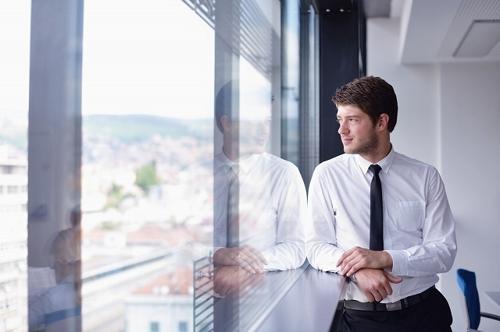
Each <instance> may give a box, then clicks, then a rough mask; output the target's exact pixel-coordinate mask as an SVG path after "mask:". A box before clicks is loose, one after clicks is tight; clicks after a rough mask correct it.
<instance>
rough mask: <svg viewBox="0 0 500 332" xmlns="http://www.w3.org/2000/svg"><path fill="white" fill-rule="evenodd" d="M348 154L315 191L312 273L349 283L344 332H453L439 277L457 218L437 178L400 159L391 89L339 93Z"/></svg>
mask: <svg viewBox="0 0 500 332" xmlns="http://www.w3.org/2000/svg"><path fill="white" fill-rule="evenodd" d="M333 102H334V103H335V105H336V106H337V109H338V112H337V121H338V123H339V125H340V126H339V130H338V133H339V135H340V138H341V140H342V144H343V146H344V152H345V154H343V155H340V156H338V157H335V158H333V159H330V160H328V161H325V162H323V163H321V164H320V165H319V166H318V167H317V168H316V169H315V171H314V174H313V177H312V180H311V184H310V187H309V213H310V219H311V220H310V224H309V229H308V240H307V245H306V251H307V257H308V259H309V261H310V263H311V265H312V266H314V267H315V268H317V269H320V270H323V271H331V272H336V273H339V274H341V275H345V276H346V277H348V278H349V279H350V280H351V281H352V282H350V283H349V284H348V285H347V289H346V295H345V300H344V309H343V317H342V324H341V325H342V330H344V331H364V332H366V331H451V328H450V325H451V322H452V317H451V312H450V308H449V306H448V303H447V301H446V299H445V298H444V297H443V296H442V295H441V293H439V291H437V290H436V288H435V287H434V285H435V283H436V282H437V281H438V280H439V278H438V276H437V274H438V273H443V272H446V271H448V270H449V269H450V268H451V266H452V264H453V261H454V259H455V255H456V240H455V230H454V220H453V216H452V213H451V210H450V207H449V204H448V200H447V197H446V192H445V189H444V185H443V182H442V180H441V178H440V176H439V173H438V172H437V170H436V169H435V168H434V167H432V166H429V165H427V164H424V163H423V162H420V161H417V160H414V159H411V158H409V157H406V156H404V155H402V154H399V153H397V152H396V151H394V148H393V146H392V144H391V141H390V133H391V132H392V131H393V129H394V127H395V125H396V121H397V112H398V105H397V99H396V95H395V93H394V90H393V88H392V86H391V85H390V84H388V83H387V82H385V81H384V80H383V79H381V78H378V77H371V76H369V77H363V78H360V79H356V80H354V81H352V82H350V83H348V84H346V85H344V86H342V87H341V88H340V89H338V90H337V91H336V94H335V96H334V97H333Z"/></svg>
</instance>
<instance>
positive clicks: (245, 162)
mask: <svg viewBox="0 0 500 332" xmlns="http://www.w3.org/2000/svg"><path fill="white" fill-rule="evenodd" d="M260 155H261V154H252V155H250V156H248V157H243V158H240V159H239V160H237V161H233V160H230V159H229V158H228V157H227V156H226V155H225V154H224V152H222V153H219V154H218V155H217V156H216V157H215V168H216V169H217V170H218V169H219V168H221V167H230V168H233V167H237V168H239V170H240V171H241V172H243V173H245V174H246V173H248V172H250V170H251V169H252V167H253V166H254V164H255V163H256V162H257V160H258V158H259V156H260Z"/></svg>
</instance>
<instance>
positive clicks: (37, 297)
mask: <svg viewBox="0 0 500 332" xmlns="http://www.w3.org/2000/svg"><path fill="white" fill-rule="evenodd" d="M80 221H81V215H80V210H79V209H75V210H74V211H72V213H71V227H70V228H67V229H65V230H62V231H60V232H58V233H57V235H56V236H55V237H54V239H53V241H52V243H51V244H49V246H48V247H49V248H50V250H49V252H50V256H51V261H52V264H51V266H50V267H30V268H29V269H30V270H29V273H30V279H32V285H31V286H30V297H29V328H30V331H62V330H64V329H67V328H69V327H75V326H79V325H80V315H81V307H80V303H81V299H80V298H79V297H80V287H81V261H80V239H81V228H80V225H81V224H80Z"/></svg>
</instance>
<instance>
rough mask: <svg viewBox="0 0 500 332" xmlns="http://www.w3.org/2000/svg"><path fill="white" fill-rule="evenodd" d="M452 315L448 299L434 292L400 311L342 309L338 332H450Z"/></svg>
mask: <svg viewBox="0 0 500 332" xmlns="http://www.w3.org/2000/svg"><path fill="white" fill-rule="evenodd" d="M452 320H453V319H452V316H451V310H450V306H449V305H448V301H446V299H445V297H444V296H443V295H442V294H441V293H440V292H439V291H438V290H437V289H434V291H433V292H432V294H431V295H430V296H429V297H427V298H426V299H425V300H423V301H422V302H420V303H417V304H415V305H413V306H411V307H409V308H406V309H402V310H398V311H360V310H350V309H345V308H343V309H342V317H341V319H339V321H338V326H336V327H333V326H332V331H335V332H340V331H342V332H358V331H359V332H372V331H373V332H375V331H377V332H378V331H383V332H399V331H403V332H412V331H415V332H417V331H418V332H423V331H425V332H434V331H435V332H441V331H450V332H451V327H450V326H451V323H452Z"/></svg>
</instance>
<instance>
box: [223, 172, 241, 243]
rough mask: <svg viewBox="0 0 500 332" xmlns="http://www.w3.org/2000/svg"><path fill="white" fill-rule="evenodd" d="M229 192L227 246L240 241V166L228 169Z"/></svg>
mask: <svg viewBox="0 0 500 332" xmlns="http://www.w3.org/2000/svg"><path fill="white" fill-rule="evenodd" d="M228 180H229V185H228V193H227V211H226V246H227V247H228V248H229V247H236V246H237V245H238V242H239V232H240V231H239V224H238V223H239V221H238V214H239V213H238V208H239V204H238V203H239V187H240V184H239V180H238V166H237V165H233V166H232V167H231V166H230V167H229V169H228Z"/></svg>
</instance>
